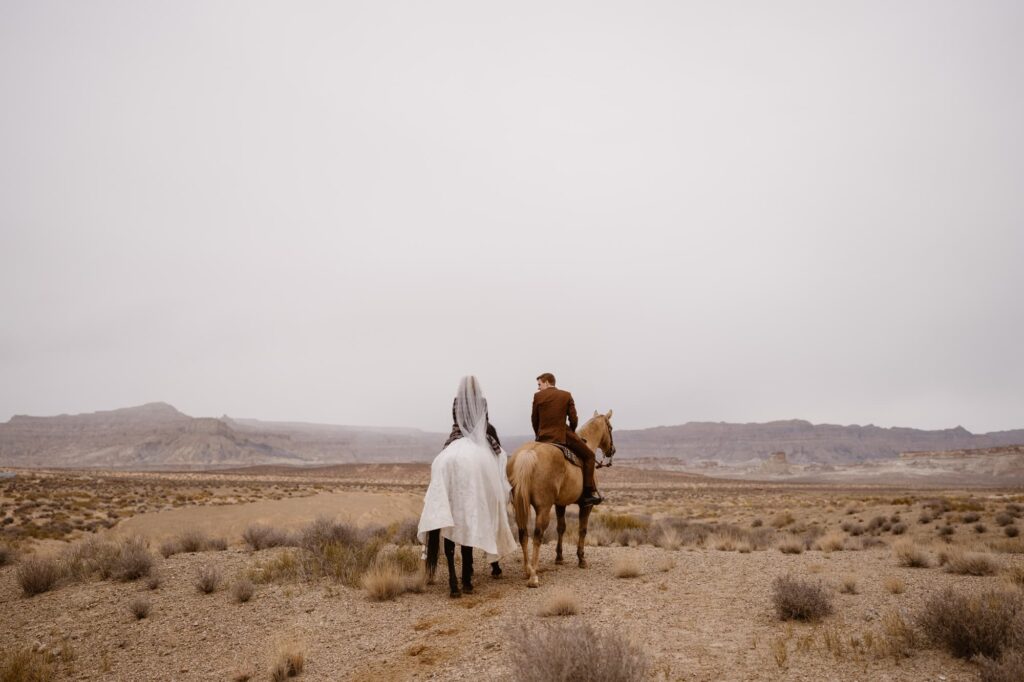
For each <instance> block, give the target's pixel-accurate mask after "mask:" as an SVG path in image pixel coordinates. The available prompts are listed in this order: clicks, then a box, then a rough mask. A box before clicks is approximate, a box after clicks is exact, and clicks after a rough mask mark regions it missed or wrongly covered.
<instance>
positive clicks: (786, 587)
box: [772, 575, 832, 621]
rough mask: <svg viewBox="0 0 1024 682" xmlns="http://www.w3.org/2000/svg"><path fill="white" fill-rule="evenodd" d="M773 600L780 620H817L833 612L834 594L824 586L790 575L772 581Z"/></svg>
mask: <svg viewBox="0 0 1024 682" xmlns="http://www.w3.org/2000/svg"><path fill="white" fill-rule="evenodd" d="M772 602H773V603H774V604H775V611H776V613H777V614H778V616H779V619H780V620H807V621H817V620H820V619H821V618H823V617H824V616H827V615H828V614H830V613H832V596H831V595H830V594H829V593H828V591H827V590H826V589H825V588H824V587H822V586H821V585H820V584H818V583H813V582H810V581H807V580H802V579H800V578H794V577H793V576H789V575H786V576H780V577H778V578H776V579H775V580H774V581H773V582H772Z"/></svg>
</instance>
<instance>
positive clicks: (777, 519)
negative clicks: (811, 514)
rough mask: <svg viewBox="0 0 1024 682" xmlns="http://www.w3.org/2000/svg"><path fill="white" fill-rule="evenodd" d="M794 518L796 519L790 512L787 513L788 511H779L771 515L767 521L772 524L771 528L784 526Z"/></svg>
mask: <svg viewBox="0 0 1024 682" xmlns="http://www.w3.org/2000/svg"><path fill="white" fill-rule="evenodd" d="M795 520H796V519H794V518H793V515H792V514H791V513H789V512H788V511H784V512H779V513H778V514H776V515H775V516H773V517H772V519H771V521H769V522H768V523H769V524H770V525H771V526H772V528H785V527H786V526H788V525H789V524H791V523H793V522H794V521H795Z"/></svg>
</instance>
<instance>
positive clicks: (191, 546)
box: [177, 528, 210, 554]
mask: <svg viewBox="0 0 1024 682" xmlns="http://www.w3.org/2000/svg"><path fill="white" fill-rule="evenodd" d="M209 542H210V539H209V538H208V537H207V536H206V533H204V532H203V531H201V530H199V529H197V528H191V529H189V530H186V531H185V532H184V533H182V534H181V535H179V536H178V541H177V546H178V551H179V552H184V553H185V554H191V553H193V552H202V551H203V550H205V549H206V547H207V545H208V544H209Z"/></svg>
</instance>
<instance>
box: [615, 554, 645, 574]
mask: <svg viewBox="0 0 1024 682" xmlns="http://www.w3.org/2000/svg"><path fill="white" fill-rule="evenodd" d="M640 573H641V569H640V561H639V560H638V559H637V558H636V557H635V556H633V555H632V554H627V555H625V556H621V557H619V558H617V559H616V560H615V563H614V564H613V565H612V574H613V575H614V576H615V577H616V578H635V577H637V576H638V575H640Z"/></svg>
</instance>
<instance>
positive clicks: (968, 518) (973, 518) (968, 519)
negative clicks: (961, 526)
mask: <svg viewBox="0 0 1024 682" xmlns="http://www.w3.org/2000/svg"><path fill="white" fill-rule="evenodd" d="M980 518H981V517H980V516H979V515H978V514H976V513H974V512H967V513H966V514H964V515H963V516H961V517H960V520H961V521H963V522H964V523H975V522H977V521H978V520H979V519H980Z"/></svg>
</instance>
